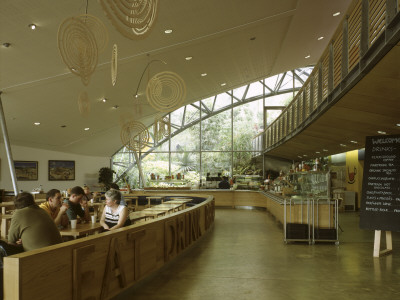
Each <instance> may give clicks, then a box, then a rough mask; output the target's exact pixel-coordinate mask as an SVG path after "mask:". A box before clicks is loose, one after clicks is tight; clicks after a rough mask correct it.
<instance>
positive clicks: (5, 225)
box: [0, 214, 12, 240]
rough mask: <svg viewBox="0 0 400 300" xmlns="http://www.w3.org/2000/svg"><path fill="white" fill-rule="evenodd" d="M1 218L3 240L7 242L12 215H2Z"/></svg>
mask: <svg viewBox="0 0 400 300" xmlns="http://www.w3.org/2000/svg"><path fill="white" fill-rule="evenodd" d="M0 218H1V238H2V239H4V240H7V237H8V230H9V229H10V224H11V219H12V214H1V215H0Z"/></svg>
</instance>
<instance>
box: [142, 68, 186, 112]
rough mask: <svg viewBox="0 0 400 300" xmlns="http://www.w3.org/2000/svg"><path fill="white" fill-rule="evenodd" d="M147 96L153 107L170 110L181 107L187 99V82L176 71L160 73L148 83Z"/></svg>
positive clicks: (163, 110)
mask: <svg viewBox="0 0 400 300" xmlns="http://www.w3.org/2000/svg"><path fill="white" fill-rule="evenodd" d="M146 97H147V101H149V103H150V105H151V106H152V107H153V108H155V109H157V110H159V111H162V112H170V111H172V110H175V109H177V108H179V107H181V106H182V104H183V102H184V101H185V98H186V86H185V82H184V81H183V79H182V78H181V77H180V76H179V75H178V74H176V73H174V72H161V73H158V74H156V75H154V76H153V77H152V78H151V79H150V80H149V82H148V83H147V87H146Z"/></svg>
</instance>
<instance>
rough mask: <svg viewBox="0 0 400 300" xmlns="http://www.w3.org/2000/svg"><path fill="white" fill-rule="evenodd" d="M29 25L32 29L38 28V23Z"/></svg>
mask: <svg viewBox="0 0 400 300" xmlns="http://www.w3.org/2000/svg"><path fill="white" fill-rule="evenodd" d="M28 27H29V28H30V29H32V30H35V29H36V25H35V24H29V25H28Z"/></svg>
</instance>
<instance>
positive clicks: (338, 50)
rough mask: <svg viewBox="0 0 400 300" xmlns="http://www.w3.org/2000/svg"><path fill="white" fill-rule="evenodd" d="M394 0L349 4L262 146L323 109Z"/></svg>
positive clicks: (393, 10)
mask: <svg viewBox="0 0 400 300" xmlns="http://www.w3.org/2000/svg"><path fill="white" fill-rule="evenodd" d="M399 6H400V3H398V0H358V1H356V2H354V3H353V5H352V6H351V7H350V8H349V10H348V12H347V14H346V15H345V16H344V18H343V20H342V22H341V23H340V25H339V26H338V28H337V30H336V32H335V33H334V35H333V37H332V39H331V40H330V42H329V43H328V46H327V47H326V49H325V50H324V52H323V54H322V56H321V58H320V59H319V60H318V63H317V64H316V66H315V68H314V70H313V71H312V72H311V74H310V76H309V77H308V79H307V80H306V82H305V83H304V85H303V87H302V88H301V89H300V90H299V91H298V93H297V94H296V95H295V97H294V98H293V100H292V101H291V103H290V104H289V105H288V106H287V107H286V108H285V109H284V110H283V111H282V113H281V114H280V115H279V117H278V118H276V119H275V120H274V121H273V122H272V123H271V124H270V125H269V126H268V127H267V128H265V130H264V134H265V138H264V150H265V152H267V151H268V150H269V149H272V148H274V147H276V146H277V145H279V144H281V143H282V142H283V141H284V140H285V139H287V138H289V137H291V136H293V135H295V134H297V133H299V132H300V131H301V130H302V129H303V128H305V125H308V124H310V122H311V121H312V120H314V119H315V118H316V117H317V116H318V114H319V113H320V112H321V111H322V110H324V109H326V103H325V102H326V101H325V100H326V99H327V98H328V97H329V96H330V94H331V93H332V91H333V90H334V89H335V88H337V87H338V86H340V84H341V82H342V80H343V79H344V78H345V77H346V76H347V75H348V74H350V73H351V71H352V70H353V69H355V68H356V67H357V66H358V65H359V63H360V61H361V58H362V57H363V56H364V55H365V54H366V52H367V51H368V49H370V48H371V47H372V46H373V45H374V43H375V42H376V41H377V40H378V38H379V36H380V35H381V34H382V33H383V32H385V29H386V27H387V26H388V25H389V24H390V22H391V21H392V20H393V19H394V18H395V16H396V15H397V14H398V12H399Z"/></svg>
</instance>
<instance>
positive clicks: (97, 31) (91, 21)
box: [77, 14, 108, 53]
mask: <svg viewBox="0 0 400 300" xmlns="http://www.w3.org/2000/svg"><path fill="white" fill-rule="evenodd" d="M77 18H79V20H81V21H82V22H83V23H84V24H85V25H86V27H87V28H88V29H89V30H90V31H91V32H92V34H93V35H94V38H95V40H96V44H97V50H98V52H99V53H101V52H103V51H104V50H105V49H106V47H107V44H108V31H107V28H106V26H105V25H104V23H103V22H102V21H100V19H99V18H97V17H95V16H93V15H88V14H85V15H80V16H78V17H77Z"/></svg>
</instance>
